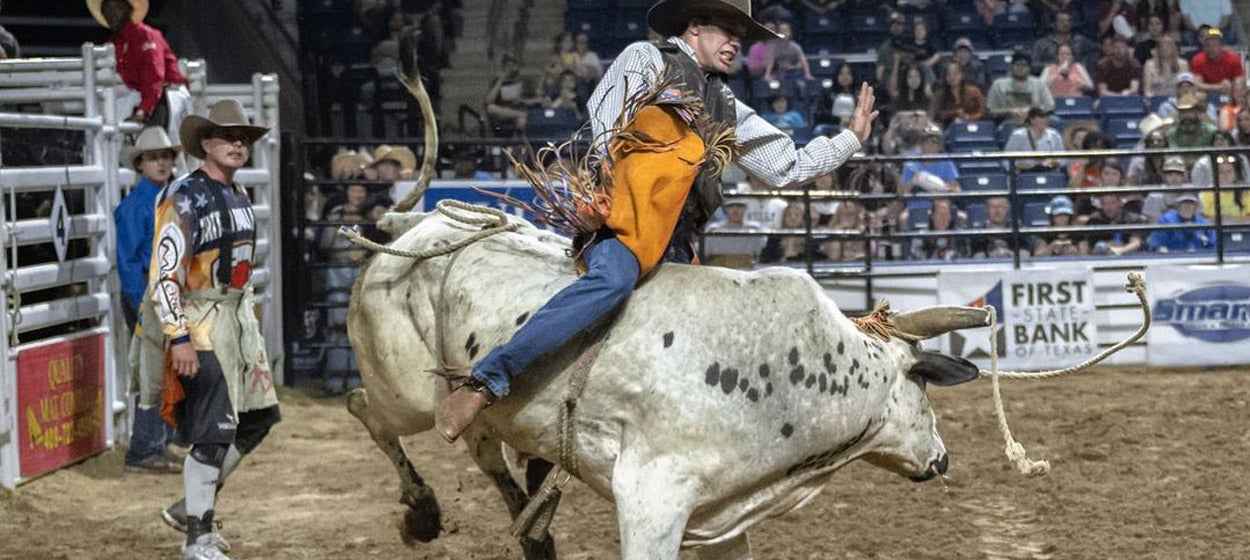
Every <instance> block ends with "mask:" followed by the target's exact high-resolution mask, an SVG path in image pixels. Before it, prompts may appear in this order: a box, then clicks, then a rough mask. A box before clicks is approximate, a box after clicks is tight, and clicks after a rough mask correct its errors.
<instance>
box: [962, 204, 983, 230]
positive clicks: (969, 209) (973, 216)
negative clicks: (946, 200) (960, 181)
mask: <svg viewBox="0 0 1250 560" xmlns="http://www.w3.org/2000/svg"><path fill="white" fill-rule="evenodd" d="M964 213H965V214H967V215H968V225H969V226H971V227H973V228H976V229H981V228H984V227H985V224H986V222H988V221H989V209H988V208H987V207H986V203H985V202H969V203H967V204H965V205H964Z"/></svg>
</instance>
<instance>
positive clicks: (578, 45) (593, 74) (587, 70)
mask: <svg viewBox="0 0 1250 560" xmlns="http://www.w3.org/2000/svg"><path fill="white" fill-rule="evenodd" d="M573 52H574V53H576V54H577V57H578V58H577V66H575V68H576V70H575V72H576V74H577V78H578V80H580V81H581V82H583V83H585V84H586V85H587V87H594V85H595V84H596V83H598V82H599V78H602V77H603V62H602V61H600V60H599V55H598V53H596V52H595V51H593V50H591V49H590V36H589V35H587V34H585V33H578V34H577V39H576V40H575V44H574V47H573Z"/></svg>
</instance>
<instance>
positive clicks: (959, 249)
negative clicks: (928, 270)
mask: <svg viewBox="0 0 1250 560" xmlns="http://www.w3.org/2000/svg"><path fill="white" fill-rule="evenodd" d="M904 220H906V218H904ZM967 227H968V216H967V215H966V214H964V213H963V212H960V211H957V210H955V207H954V205H952V204H951V201H950V199H949V198H935V199H933V209H932V210H931V211H930V212H929V226H928V230H927V231H928V232H929V233H933V232H943V231H952V230H957V229H965V228H967ZM971 255H972V251H971V250H970V247H969V244H968V238H966V237H924V238H921V239H914V240H912V245H911V258H913V259H930V260H942V261H951V260H955V259H964V258H968V257H969V256H971Z"/></svg>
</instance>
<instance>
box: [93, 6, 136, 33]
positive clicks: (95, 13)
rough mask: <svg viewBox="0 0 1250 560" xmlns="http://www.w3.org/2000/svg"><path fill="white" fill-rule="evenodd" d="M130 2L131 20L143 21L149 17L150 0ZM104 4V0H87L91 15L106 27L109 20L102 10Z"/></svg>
mask: <svg viewBox="0 0 1250 560" xmlns="http://www.w3.org/2000/svg"><path fill="white" fill-rule="evenodd" d="M129 2H130V21H133V22H135V23H142V22H143V18H145V17H148V0H129ZM103 5H104V0H87V9H88V10H91V17H93V18H95V20H96V22H98V23H99V24H100V25H103V26H104V27H105V28H106V29H107V28H108V26H109V22H108V21H107V20H105V19H104V13H103V12H101V11H100V7H101V6H103Z"/></svg>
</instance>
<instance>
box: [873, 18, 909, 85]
mask: <svg viewBox="0 0 1250 560" xmlns="http://www.w3.org/2000/svg"><path fill="white" fill-rule="evenodd" d="M906 29H907V22H906V21H905V20H904V18H903V14H900V13H898V12H893V13H891V14H890V35H889V36H888V37H886V38H885V40H884V41H882V42H881V46H879V47H877V81H878V82H884V81H886V78H887V77H889V75H890V72H892V71H893V70H894V66H895V65H897V64H899V63H900V62H901V61H902V56H903V53H902V51H903V50H904V49H906V41H907V34H906Z"/></svg>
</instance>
